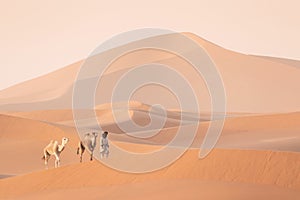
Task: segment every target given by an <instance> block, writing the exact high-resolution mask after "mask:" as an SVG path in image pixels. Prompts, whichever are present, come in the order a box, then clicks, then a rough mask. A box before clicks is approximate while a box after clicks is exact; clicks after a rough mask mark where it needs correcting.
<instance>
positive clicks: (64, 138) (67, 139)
mask: <svg viewBox="0 0 300 200" xmlns="http://www.w3.org/2000/svg"><path fill="white" fill-rule="evenodd" d="M68 142H69V138H66V137H63V138H62V139H61V144H62V145H63V146H65V145H66V144H67V143H68Z"/></svg>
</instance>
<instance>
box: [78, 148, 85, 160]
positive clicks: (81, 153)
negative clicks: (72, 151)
mask: <svg viewBox="0 0 300 200" xmlns="http://www.w3.org/2000/svg"><path fill="white" fill-rule="evenodd" d="M84 150H85V149H84V148H80V151H79V152H80V162H82V156H83V153H84Z"/></svg>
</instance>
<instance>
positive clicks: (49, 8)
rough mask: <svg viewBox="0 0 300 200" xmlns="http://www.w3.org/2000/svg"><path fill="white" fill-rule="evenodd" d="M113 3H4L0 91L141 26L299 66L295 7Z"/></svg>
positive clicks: (299, 41) (298, 21)
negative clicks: (286, 60)
mask: <svg viewBox="0 0 300 200" xmlns="http://www.w3.org/2000/svg"><path fill="white" fill-rule="evenodd" d="M118 4H119V5H120V6H119V7H115V6H114V3H113V2H106V3H100V2H97V1H89V2H85V3H79V2H71V1H64V2H60V3H59V4H58V3H57V4H56V3H53V2H51V3H43V4H41V3H40V2H39V1H36V0H31V1H26V2H21V3H18V4H16V3H14V2H5V4H4V6H2V11H1V13H2V14H1V15H2V17H1V19H0V21H1V24H2V26H1V29H2V30H1V33H0V34H1V40H2V41H1V43H2V45H1V47H0V52H1V59H0V65H1V71H0V73H1V74H2V81H1V83H0V90H2V89H5V88H8V87H10V86H13V85H15V84H18V83H20V82H23V81H26V80H30V79H32V78H35V77H38V76H41V75H43V74H47V73H49V72H52V71H55V70H57V69H60V68H63V67H65V66H67V65H69V64H72V63H74V62H77V61H79V60H82V59H84V58H86V57H87V56H88V55H89V54H90V52H91V51H92V50H93V49H94V48H96V47H97V46H98V45H99V44H101V43H102V42H104V41H105V40H106V39H109V38H110V37H112V36H113V35H116V34H119V33H122V32H125V31H130V30H133V29H138V28H145V27H154V28H165V29H170V30H174V31H177V32H192V33H194V34H197V35H198V36H200V37H202V38H203V39H206V40H208V41H210V42H212V43H214V44H217V45H219V46H221V47H223V48H226V49H229V50H232V51H235V52H239V53H244V54H251V55H263V56H271V57H281V58H288V59H293V60H300V55H299V44H300V39H299V35H300V16H299V14H298V13H297V8H299V6H300V5H299V2H297V1H293V0H290V1H286V2H285V3H284V5H282V3H281V2H280V1H249V2H238V1H229V2H226V3H224V2H216V1H213V2H206V1H184V2H182V3H179V2H173V1H164V2H159V1H152V2H151V3H148V5H145V3H141V2H140V1H129V2H128V1H127V2H126V3H124V2H122V3H118ZM112 11H114V12H112ZM162 16H164V17H162ZM124 22H126V23H124Z"/></svg>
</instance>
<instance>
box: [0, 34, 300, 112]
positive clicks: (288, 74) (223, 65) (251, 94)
mask: <svg viewBox="0 0 300 200" xmlns="http://www.w3.org/2000/svg"><path fill="white" fill-rule="evenodd" d="M185 35H186V36H187V37H190V38H192V39H193V40H195V41H196V42H197V43H199V44H200V45H202V46H203V48H204V49H205V50H206V51H207V52H208V53H209V55H210V56H211V57H212V59H213V60H214V62H215V63H216V66H217V68H218V70H219V72H220V74H221V76H222V79H223V82H224V87H225V89H226V94H227V110H228V111H229V112H252V113H261V112H294V111H299V110H300V107H299V103H298V102H299V101H300V95H299V93H298V92H297V91H299V89H300V88H299V85H300V84H299V78H298V77H299V75H300V71H299V68H295V67H290V62H274V61H271V60H268V59H264V58H260V57H256V56H248V55H243V54H239V53H235V52H232V51H229V50H226V49H223V48H221V47H219V46H216V45H214V44H212V43H210V42H207V41H205V40H203V39H201V38H200V37H198V36H196V35H193V34H190V33H185ZM160 37H161V38H158V39H161V40H162V41H163V39H165V38H168V40H170V41H172V40H173V39H174V38H173V35H167V36H160ZM129 45H134V43H132V44H129ZM111 51H113V50H111ZM111 51H107V52H104V54H103V55H102V54H101V55H100V57H102V56H105V55H106V54H107V55H108V54H109V53H110V52H111ZM100 57H99V59H100ZM93 59H97V58H93ZM147 63H159V64H164V65H168V66H171V67H173V68H174V69H176V70H178V71H179V73H181V75H183V76H185V77H186V78H187V79H188V80H189V81H190V82H191V84H192V85H193V87H194V89H195V91H196V96H198V98H199V99H201V104H200V108H201V109H202V110H210V106H211V105H210V96H209V93H208V91H207V89H206V85H205V82H204V80H203V78H201V76H200V75H197V73H195V71H194V70H193V69H191V66H190V65H189V63H187V62H186V61H185V60H183V59H182V58H180V57H178V56H175V55H174V54H172V53H168V52H164V51H160V50H151V49H143V50H139V51H134V52H131V53H128V54H126V55H124V56H121V57H120V58H118V59H117V60H116V61H114V62H113V63H112V64H111V66H110V68H109V70H108V71H107V72H106V73H105V75H104V76H103V77H102V79H101V81H100V82H99V85H100V87H99V88H98V90H97V95H96V104H104V103H108V102H110V101H109V100H110V97H111V92H112V91H113V90H112V88H113V86H114V85H115V84H116V81H117V80H119V79H120V77H121V76H122V75H124V73H126V72H128V70H130V69H132V68H133V67H135V66H139V65H142V64H147ZM80 64H82V61H81V62H78V63H75V64H73V65H71V66H69V67H67V68H65V69H62V70H59V71H56V72H53V73H51V74H49V75H45V76H42V77H40V78H37V79H34V80H32V81H28V82H26V83H24V84H19V85H17V86H14V87H11V88H8V89H6V90H4V91H2V92H1V93H0V103H1V106H0V108H1V110H17V111H20V110H32V109H35V110H49V109H69V108H71V105H72V89H73V85H72V84H73V82H74V80H75V78H76V73H77V72H78V69H79V67H80ZM92 70H94V69H92ZM166 77H168V76H166ZM87 78H90V77H87ZM53 81H54V82H55V84H53V83H52V82H53ZM103 84H104V85H105V87H104V85H103ZM18 91H22V92H21V93H19V92H18ZM141 91H142V92H138V91H137V93H136V94H135V95H134V96H133V99H132V100H136V101H141V102H144V103H146V104H149V105H153V104H155V103H157V102H159V103H161V104H162V105H164V106H165V107H167V108H169V109H170V108H178V104H177V101H176V99H174V96H173V95H171V94H169V92H167V91H166V90H164V89H162V88H160V87H157V86H148V87H144V88H143V89H142V90H141ZM279 91H280V92H279ZM153 94H156V95H153ZM33 102H34V103H33Z"/></svg>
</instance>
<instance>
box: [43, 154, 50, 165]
mask: <svg viewBox="0 0 300 200" xmlns="http://www.w3.org/2000/svg"><path fill="white" fill-rule="evenodd" d="M49 158H50V155H49V154H48V153H47V151H44V159H45V168H46V169H48V168H49V167H48V160H49Z"/></svg>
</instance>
